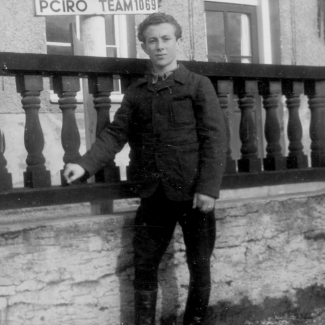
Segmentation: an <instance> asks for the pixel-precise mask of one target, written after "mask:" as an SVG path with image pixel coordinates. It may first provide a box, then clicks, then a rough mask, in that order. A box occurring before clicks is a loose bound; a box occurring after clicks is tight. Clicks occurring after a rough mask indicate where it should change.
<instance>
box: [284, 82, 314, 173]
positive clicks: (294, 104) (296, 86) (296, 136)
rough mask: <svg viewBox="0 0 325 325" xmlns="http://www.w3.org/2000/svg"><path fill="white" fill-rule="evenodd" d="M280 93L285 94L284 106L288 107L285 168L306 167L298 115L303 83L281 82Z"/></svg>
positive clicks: (306, 160)
mask: <svg viewBox="0 0 325 325" xmlns="http://www.w3.org/2000/svg"><path fill="white" fill-rule="evenodd" d="M282 88H283V90H282V93H283V95H284V96H286V106H287V108H288V113H289V119H288V129H287V134H288V139H289V146H288V149H289V154H288V157H287V168H288V169H295V168H299V169H301V168H307V167H308V158H307V156H306V155H304V152H303V145H302V142H301V141H302V135H303V132H302V124H301V121H300V117H299V108H300V95H301V94H302V92H303V83H302V82H298V81H287V82H283V86H282Z"/></svg>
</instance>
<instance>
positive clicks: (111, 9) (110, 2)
mask: <svg viewBox="0 0 325 325" xmlns="http://www.w3.org/2000/svg"><path fill="white" fill-rule="evenodd" d="M107 2H108V10H109V11H114V3H113V2H114V0H107Z"/></svg>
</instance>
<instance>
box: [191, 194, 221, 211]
mask: <svg viewBox="0 0 325 325" xmlns="http://www.w3.org/2000/svg"><path fill="white" fill-rule="evenodd" d="M215 203H216V200H215V198H213V197H211V196H208V195H204V194H200V193H195V194H194V199H193V209H195V208H199V209H200V211H202V212H209V211H212V210H213V209H214V206H215Z"/></svg>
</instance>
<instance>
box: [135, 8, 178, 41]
mask: <svg viewBox="0 0 325 325" xmlns="http://www.w3.org/2000/svg"><path fill="white" fill-rule="evenodd" d="M163 23H169V24H171V25H173V26H174V27H175V37H176V39H177V40H178V39H179V38H181V37H182V27H181V26H180V24H179V23H178V22H177V20H176V19H175V18H174V17H173V16H171V15H166V14H164V13H162V12H157V13H153V14H151V15H150V16H148V17H147V18H146V19H145V20H144V21H143V22H142V23H141V24H140V25H139V26H138V39H139V41H140V42H142V43H144V42H145V41H146V38H145V36H144V33H145V31H146V29H147V28H148V27H149V26H151V25H159V24H163Z"/></svg>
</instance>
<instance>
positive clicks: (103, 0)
mask: <svg viewBox="0 0 325 325" xmlns="http://www.w3.org/2000/svg"><path fill="white" fill-rule="evenodd" d="M98 1H99V2H100V3H101V4H102V9H103V11H104V12H105V6H104V3H106V0H98Z"/></svg>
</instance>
